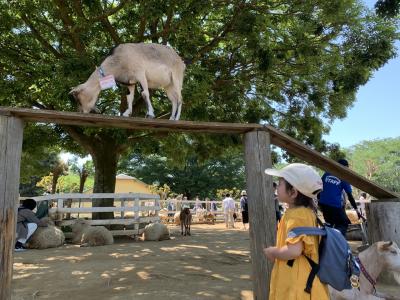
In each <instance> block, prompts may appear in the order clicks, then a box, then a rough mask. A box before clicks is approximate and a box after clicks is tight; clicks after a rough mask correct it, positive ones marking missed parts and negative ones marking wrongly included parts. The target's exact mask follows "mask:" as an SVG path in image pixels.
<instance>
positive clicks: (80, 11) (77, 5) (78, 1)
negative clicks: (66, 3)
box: [73, 0, 87, 21]
mask: <svg viewBox="0 0 400 300" xmlns="http://www.w3.org/2000/svg"><path fill="white" fill-rule="evenodd" d="M73 5H74V9H75V11H76V14H77V15H78V16H79V17H81V18H82V19H84V20H86V21H87V19H86V16H85V14H84V13H83V8H82V2H81V0H74V2H73Z"/></svg>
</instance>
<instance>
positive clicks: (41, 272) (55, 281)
mask: <svg viewBox="0 0 400 300" xmlns="http://www.w3.org/2000/svg"><path fill="white" fill-rule="evenodd" d="M237 225H239V224H237ZM170 230H171V233H172V239H171V240H168V241H161V242H141V241H139V242H134V241H133V240H131V239H124V240H116V243H115V244H114V245H111V246H103V247H93V248H80V247H78V246H74V245H68V246H64V247H61V248H57V249H47V250H29V251H26V252H22V253H15V256H14V277H13V297H12V299H13V300H34V299H57V300H64V299H65V300H81V299H82V300H89V299H100V300H102V299H110V300H125V299H134V300H136V299H139V300H141V299H146V300H166V299H174V300H176V299H222V300H230V299H238V300H241V299H242V300H248V299H252V293H251V289H252V282H251V279H250V274H251V264H250V256H249V242H250V239H249V235H248V232H245V231H242V230H239V229H230V230H226V229H225V226H224V225H223V224H216V225H194V226H192V236H190V237H182V236H181V235H180V232H179V228H178V227H175V226H172V227H170ZM351 245H352V247H353V248H356V247H357V246H358V245H359V242H352V243H351ZM378 289H379V290H380V291H381V292H388V293H389V294H392V295H399V291H400V288H399V286H386V285H381V284H380V285H378Z"/></svg>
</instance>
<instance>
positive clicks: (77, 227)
mask: <svg viewBox="0 0 400 300" xmlns="http://www.w3.org/2000/svg"><path fill="white" fill-rule="evenodd" d="M89 226H90V224H89V223H88V221H86V220H84V219H76V220H75V222H74V223H73V224H72V225H71V229H72V232H74V233H76V232H81V231H83V229H84V228H86V227H89Z"/></svg>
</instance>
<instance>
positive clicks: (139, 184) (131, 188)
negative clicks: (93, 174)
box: [85, 174, 155, 194]
mask: <svg viewBox="0 0 400 300" xmlns="http://www.w3.org/2000/svg"><path fill="white" fill-rule="evenodd" d="M85 193H86V194H92V193H93V189H92V188H91V189H88V190H86V191H85ZM115 193H119V194H125V193H142V194H155V193H153V192H152V191H151V190H150V186H149V185H148V184H146V183H144V182H143V181H141V180H139V179H137V178H135V177H132V176H129V175H125V174H119V175H117V176H116V177H115Z"/></svg>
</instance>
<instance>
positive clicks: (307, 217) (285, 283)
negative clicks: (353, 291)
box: [269, 207, 329, 300]
mask: <svg viewBox="0 0 400 300" xmlns="http://www.w3.org/2000/svg"><path fill="white" fill-rule="evenodd" d="M302 226H317V224H316V218H315V214H314V212H313V211H312V210H311V209H309V208H306V207H296V208H290V209H288V210H287V211H286V212H285V214H284V215H283V217H282V219H281V221H280V222H279V225H278V233H277V241H276V246H277V247H278V248H280V247H283V246H285V245H287V244H295V243H297V242H299V241H302V242H303V254H305V255H307V256H308V257H310V258H311V259H312V260H313V261H315V262H318V242H319V237H316V236H306V235H301V236H298V237H295V238H288V237H287V234H288V232H289V231H290V230H291V229H292V228H295V227H302ZM310 271H311V267H310V264H309V262H308V261H307V259H306V258H305V257H304V256H303V255H301V256H300V257H298V258H296V259H295V261H294V263H293V266H292V267H289V266H288V265H287V261H286V260H279V259H276V260H275V264H274V267H273V269H272V274H271V284H270V292H269V300H325V299H327V300H329V292H328V286H327V285H326V284H322V283H321V281H319V278H318V276H315V279H314V282H313V285H312V289H311V294H308V293H306V292H305V291H304V289H305V287H306V282H307V278H308V275H309V274H310Z"/></svg>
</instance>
